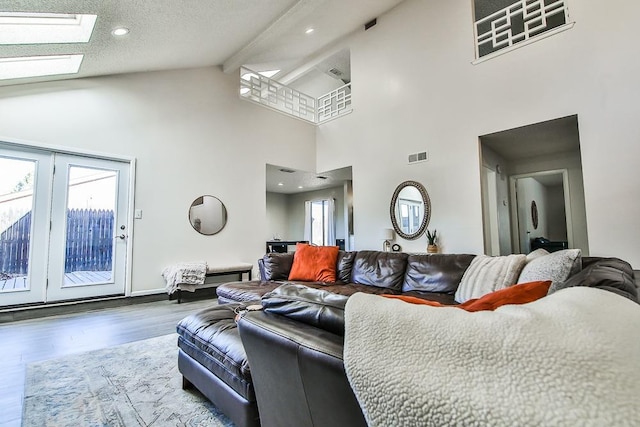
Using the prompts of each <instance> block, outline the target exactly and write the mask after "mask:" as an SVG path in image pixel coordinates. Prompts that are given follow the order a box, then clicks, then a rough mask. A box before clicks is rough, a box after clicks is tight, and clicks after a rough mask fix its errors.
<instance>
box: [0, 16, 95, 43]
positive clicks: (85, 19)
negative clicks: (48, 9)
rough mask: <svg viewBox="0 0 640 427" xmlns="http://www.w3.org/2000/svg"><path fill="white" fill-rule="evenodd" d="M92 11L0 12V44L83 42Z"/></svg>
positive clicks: (91, 23)
mask: <svg viewBox="0 0 640 427" xmlns="http://www.w3.org/2000/svg"><path fill="white" fill-rule="evenodd" d="M96 17H97V16H96V15H89V14H64V13H22V12H21V13H14V12H0V45H4V44H41V43H86V42H88V41H89V39H90V38H91V33H92V32H93V26H94V24H95V22H96Z"/></svg>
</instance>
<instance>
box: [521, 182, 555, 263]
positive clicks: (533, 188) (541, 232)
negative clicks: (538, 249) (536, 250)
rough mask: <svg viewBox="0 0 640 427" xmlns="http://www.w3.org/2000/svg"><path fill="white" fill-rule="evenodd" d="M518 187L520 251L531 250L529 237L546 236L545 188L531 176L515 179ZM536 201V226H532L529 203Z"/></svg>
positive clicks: (526, 251) (527, 251)
mask: <svg viewBox="0 0 640 427" xmlns="http://www.w3.org/2000/svg"><path fill="white" fill-rule="evenodd" d="M516 186H517V189H518V197H517V198H518V219H519V221H518V232H519V234H520V253H523V254H526V253H529V252H530V250H531V239H535V238H536V237H546V238H548V233H547V189H546V187H545V186H544V185H542V184H540V183H539V182H538V181H536V180H535V179H533V178H520V179H518V180H517V181H516ZM532 202H536V208H537V211H538V226H537V227H534V224H533V217H532V213H531V212H532V210H531V205H532Z"/></svg>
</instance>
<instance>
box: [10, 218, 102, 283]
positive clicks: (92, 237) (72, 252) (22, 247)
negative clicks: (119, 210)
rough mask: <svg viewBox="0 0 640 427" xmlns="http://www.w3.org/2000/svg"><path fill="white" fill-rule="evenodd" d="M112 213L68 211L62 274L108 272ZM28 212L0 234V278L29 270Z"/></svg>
mask: <svg viewBox="0 0 640 427" xmlns="http://www.w3.org/2000/svg"><path fill="white" fill-rule="evenodd" d="M113 219H114V218H113V211H111V210H95V209H70V210H68V211H67V243H66V257H65V269H64V271H65V273H70V272H72V271H110V270H111V266H112V255H113ZM30 234H31V212H27V213H26V214H25V215H24V216H22V217H21V218H20V219H18V220H17V221H16V222H15V223H13V225H11V226H10V227H9V228H7V229H6V230H5V231H3V232H2V234H0V275H2V276H4V275H10V276H15V275H25V274H27V272H28V268H29V265H28V264H29V240H30Z"/></svg>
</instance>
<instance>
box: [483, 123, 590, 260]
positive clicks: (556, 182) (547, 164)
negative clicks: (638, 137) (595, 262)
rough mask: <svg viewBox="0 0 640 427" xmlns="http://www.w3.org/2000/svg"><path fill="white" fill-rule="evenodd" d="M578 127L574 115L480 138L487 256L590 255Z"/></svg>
mask: <svg viewBox="0 0 640 427" xmlns="http://www.w3.org/2000/svg"><path fill="white" fill-rule="evenodd" d="M578 129H579V127H578V116H577V115H573V116H567V117H562V118H559V119H553V120H548V121H545V122H540V123H535V124H531V125H527V126H522V127H519V128H514V129H508V130H503V131H499V132H495V133H491V134H487V135H482V136H480V137H479V145H480V152H481V169H480V170H481V177H480V178H481V180H480V182H481V192H482V212H483V230H484V243H485V244H484V246H485V253H486V254H488V255H497V254H500V255H508V254H511V253H528V252H529V251H530V250H531V249H535V247H543V246H545V247H547V248H548V249H551V250H557V249H562V248H564V247H567V248H578V249H581V250H582V254H583V255H588V254H589V243H588V236H587V221H586V207H585V199H584V183H583V179H582V160H581V153H580V136H579V131H578ZM518 186H520V187H521V189H520V191H518ZM534 189H535V190H534ZM527 194H529V196H527ZM532 202H535V203H532ZM518 203H519V204H520V206H518ZM534 216H535V220H536V223H537V228H536V227H534V224H533V222H534V219H533V218H534ZM563 216H564V221H563V220H562V218H563ZM534 239H537V240H536V241H535V242H532V241H533V240H534Z"/></svg>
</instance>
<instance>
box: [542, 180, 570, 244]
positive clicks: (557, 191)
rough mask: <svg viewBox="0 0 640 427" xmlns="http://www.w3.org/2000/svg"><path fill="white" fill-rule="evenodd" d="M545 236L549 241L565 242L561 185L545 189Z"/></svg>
mask: <svg viewBox="0 0 640 427" xmlns="http://www.w3.org/2000/svg"><path fill="white" fill-rule="evenodd" d="M547 233H549V235H548V236H547V237H548V238H549V240H553V241H558V240H560V241H563V240H567V217H566V214H565V211H564V189H563V188H562V185H554V186H552V187H547Z"/></svg>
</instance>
